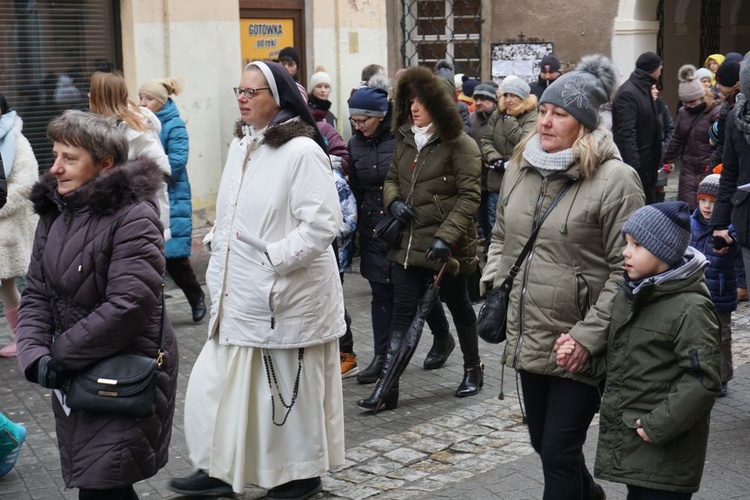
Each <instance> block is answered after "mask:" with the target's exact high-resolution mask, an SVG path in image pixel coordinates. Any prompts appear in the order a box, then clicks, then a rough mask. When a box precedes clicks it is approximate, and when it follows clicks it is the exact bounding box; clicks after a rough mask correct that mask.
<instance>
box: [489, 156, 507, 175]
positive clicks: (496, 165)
mask: <svg viewBox="0 0 750 500" xmlns="http://www.w3.org/2000/svg"><path fill="white" fill-rule="evenodd" d="M487 166H488V167H489V169H490V170H494V171H495V172H502V171H504V170H505V160H503V159H502V158H499V159H497V160H494V161H491V162H490V163H489V164H488V165H487Z"/></svg>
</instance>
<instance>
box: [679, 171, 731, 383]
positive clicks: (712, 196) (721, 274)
mask: <svg viewBox="0 0 750 500" xmlns="http://www.w3.org/2000/svg"><path fill="white" fill-rule="evenodd" d="M720 178H721V177H720V175H719V174H711V175H709V176H707V177H706V178H705V179H703V181H701V183H700V185H699V186H698V208H696V209H695V212H693V216H692V220H691V233H692V236H691V239H690V246H692V247H695V248H697V249H698V250H700V251H701V252H703V254H704V255H705V256H706V258H707V259H708V261H709V266H708V267H707V268H706V286H708V291H709V292H710V293H711V300H712V301H713V303H714V306H716V310H717V311H718V312H719V323H720V325H721V393H720V394H719V397H722V396H726V395H727V383H728V382H729V381H730V380H731V379H732V376H733V375H734V369H733V367H732V312H733V311H735V310H736V309H737V272H736V269H742V266H744V264H743V263H742V253H741V252H740V246H739V245H727V244H726V240H724V238H717V239H716V240H714V238H713V231H714V229H713V227H711V226H709V221H710V220H711V214H713V211H714V203H716V198H717V197H718V196H719V179H720ZM728 229H729V234H730V236H731V237H732V239H735V238H736V234H735V231H734V227H733V226H732V225H731V224H730V225H729V228H728ZM738 266H739V267H738Z"/></svg>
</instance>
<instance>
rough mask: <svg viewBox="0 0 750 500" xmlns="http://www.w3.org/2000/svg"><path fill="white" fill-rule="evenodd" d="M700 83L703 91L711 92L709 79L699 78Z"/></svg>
mask: <svg viewBox="0 0 750 500" xmlns="http://www.w3.org/2000/svg"><path fill="white" fill-rule="evenodd" d="M701 83H702V84H703V88H704V89H706V90H711V79H710V78H709V77H705V78H701Z"/></svg>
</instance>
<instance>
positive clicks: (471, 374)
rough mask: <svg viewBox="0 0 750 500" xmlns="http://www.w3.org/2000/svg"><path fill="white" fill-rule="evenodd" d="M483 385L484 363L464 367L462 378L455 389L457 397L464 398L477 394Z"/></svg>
mask: <svg viewBox="0 0 750 500" xmlns="http://www.w3.org/2000/svg"><path fill="white" fill-rule="evenodd" d="M483 385H484V364H482V363H481V362H480V363H478V364H476V365H474V366H470V367H464V379H463V380H462V381H461V385H459V386H458V390H456V397H457V398H465V397H466V396H473V395H474V394H477V393H478V392H479V390H480V389H481V388H482V386H483Z"/></svg>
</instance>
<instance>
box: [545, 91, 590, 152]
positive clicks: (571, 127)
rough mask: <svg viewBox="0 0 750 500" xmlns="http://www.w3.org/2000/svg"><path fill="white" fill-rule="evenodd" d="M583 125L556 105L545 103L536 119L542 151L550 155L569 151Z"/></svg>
mask: <svg viewBox="0 0 750 500" xmlns="http://www.w3.org/2000/svg"><path fill="white" fill-rule="evenodd" d="M580 127H581V124H580V123H578V120H576V119H575V118H574V117H573V115H571V114H570V113H568V112H567V111H565V110H564V109H563V108H558V107H557V106H555V105H554V104H550V103H544V104H542V105H541V106H539V114H538V115H537V118H536V131H537V133H538V134H539V141H540V142H541V144H542V149H544V150H545V151H546V152H548V153H557V152H558V151H562V150H564V149H569V148H570V147H572V146H573V143H574V142H575V140H576V137H578V130H579V129H580Z"/></svg>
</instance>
